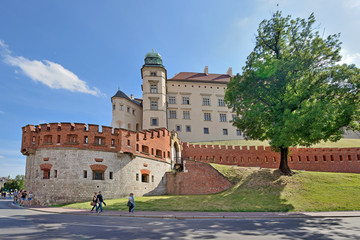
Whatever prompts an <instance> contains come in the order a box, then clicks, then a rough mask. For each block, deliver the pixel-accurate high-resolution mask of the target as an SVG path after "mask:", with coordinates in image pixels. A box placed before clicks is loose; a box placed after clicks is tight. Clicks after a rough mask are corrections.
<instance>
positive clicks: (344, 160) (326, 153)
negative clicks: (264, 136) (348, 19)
mask: <svg viewBox="0 0 360 240" xmlns="http://www.w3.org/2000/svg"><path fill="white" fill-rule="evenodd" d="M182 157H183V158H184V159H192V160H196V161H201V162H213V163H218V164H225V165H237V166H242V167H261V168H278V167H279V165H280V153H278V152H274V151H271V148H270V147H263V146H260V147H254V146H251V147H247V146H245V147H240V146H235V147H233V146H218V145H193V144H188V143H184V144H183V151H182ZM288 163H289V166H290V168H291V169H295V170H307V171H323V172H348V173H360V148H290V149H289V159H288Z"/></svg>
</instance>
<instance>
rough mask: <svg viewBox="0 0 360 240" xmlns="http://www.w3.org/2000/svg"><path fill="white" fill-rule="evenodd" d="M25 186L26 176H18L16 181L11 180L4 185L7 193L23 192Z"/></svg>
mask: <svg viewBox="0 0 360 240" xmlns="http://www.w3.org/2000/svg"><path fill="white" fill-rule="evenodd" d="M24 184H25V176H24V175H17V176H16V177H15V179H10V178H9V180H8V181H7V182H6V183H5V184H4V189H5V190H7V191H10V190H13V191H14V190H15V189H18V190H21V189H24Z"/></svg>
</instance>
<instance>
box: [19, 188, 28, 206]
mask: <svg viewBox="0 0 360 240" xmlns="http://www.w3.org/2000/svg"><path fill="white" fill-rule="evenodd" d="M26 196H27V192H26V191H25V190H23V191H22V192H21V202H20V206H25V201H26Z"/></svg>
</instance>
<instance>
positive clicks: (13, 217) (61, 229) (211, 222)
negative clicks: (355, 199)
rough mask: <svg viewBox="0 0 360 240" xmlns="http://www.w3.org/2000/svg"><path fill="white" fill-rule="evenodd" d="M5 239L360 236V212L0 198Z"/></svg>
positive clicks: (1, 235)
mask: <svg viewBox="0 0 360 240" xmlns="http://www.w3.org/2000/svg"><path fill="white" fill-rule="evenodd" d="M0 239H26V240H31V239H126V240H129V239H267V240H270V239H309V240H310V239H311V240H313V239H360V217H341V218H275V219H271V218H270V219H269V218H264V219H251V218H244V219H182V220H181V219H162V218H132V217H119V216H101V215H100V216H97V215H96V214H94V215H72V214H56V213H44V212H38V211H32V210H28V209H21V208H20V209H19V208H18V209H16V208H13V207H12V206H11V201H9V200H0Z"/></svg>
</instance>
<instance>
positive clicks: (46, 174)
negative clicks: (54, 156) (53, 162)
mask: <svg viewBox="0 0 360 240" xmlns="http://www.w3.org/2000/svg"><path fill="white" fill-rule="evenodd" d="M43 179H50V169H46V170H44V177H43Z"/></svg>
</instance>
